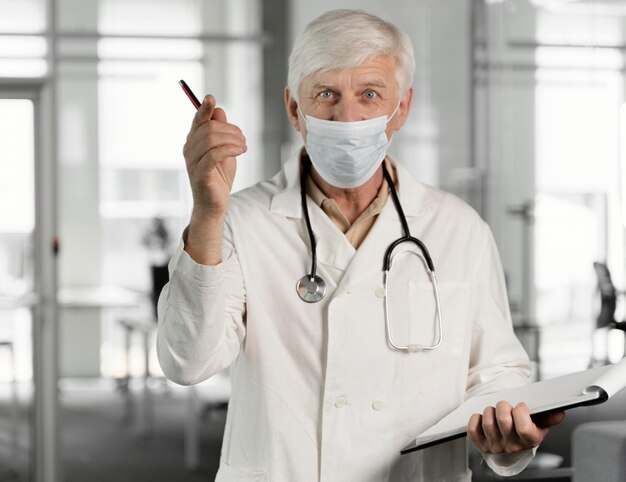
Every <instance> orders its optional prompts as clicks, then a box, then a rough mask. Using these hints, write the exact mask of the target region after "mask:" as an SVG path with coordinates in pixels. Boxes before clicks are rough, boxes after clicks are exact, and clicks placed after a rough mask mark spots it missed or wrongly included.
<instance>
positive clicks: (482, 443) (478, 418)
mask: <svg viewBox="0 0 626 482" xmlns="http://www.w3.org/2000/svg"><path fill="white" fill-rule="evenodd" d="M482 421H483V417H482V415H481V414H480V413H475V414H474V415H472V416H471V417H470V420H469V423H468V424H467V436H468V437H469V439H470V440H471V442H472V443H473V444H474V446H475V447H476V449H478V450H479V451H480V452H481V453H489V445H488V444H487V437H485V433H484V432H483V427H482Z"/></svg>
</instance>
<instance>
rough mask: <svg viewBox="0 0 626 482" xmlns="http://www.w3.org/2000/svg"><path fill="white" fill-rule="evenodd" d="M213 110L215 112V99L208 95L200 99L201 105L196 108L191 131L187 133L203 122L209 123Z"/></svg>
mask: <svg viewBox="0 0 626 482" xmlns="http://www.w3.org/2000/svg"><path fill="white" fill-rule="evenodd" d="M213 110H215V97H213V96H212V95H211V94H209V95H207V96H205V97H204V99H202V104H200V107H198V110H197V111H196V115H194V116H193V121H192V122H191V129H190V130H189V131H190V132H192V131H194V130H196V129H197V128H198V127H199V126H201V125H202V124H204V123H205V122H207V121H209V120H210V119H211V117H212V116H213Z"/></svg>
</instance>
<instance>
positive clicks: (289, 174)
mask: <svg viewBox="0 0 626 482" xmlns="http://www.w3.org/2000/svg"><path fill="white" fill-rule="evenodd" d="M279 176H281V180H280V185H281V186H282V189H281V190H279V191H278V192H276V194H274V196H273V197H272V201H271V206H270V211H271V212H273V213H275V214H279V215H282V216H285V217H288V218H293V219H296V220H298V221H299V222H300V223H301V224H302V229H299V230H298V231H299V232H301V233H302V235H301V238H302V240H303V242H304V243H305V244H306V246H307V250H308V253H309V256H310V255H311V243H310V241H309V238H308V233H307V230H306V225H305V221H304V214H303V212H302V205H301V198H300V152H298V153H297V155H295V156H293V157H291V158H290V159H289V160H288V161H287V162H286V163H285V166H284V167H283V170H282V172H281V173H280V174H279ZM307 206H308V209H309V217H310V219H311V227H312V228H313V233H314V234H315V239H316V240H317V261H318V263H320V264H325V265H329V266H332V267H334V268H337V269H339V270H342V271H343V270H345V269H346V268H347V267H348V264H349V263H350V261H351V260H352V257H353V256H354V253H355V249H354V247H353V246H352V245H351V244H350V242H349V241H348V239H347V238H346V237H345V235H344V234H343V233H342V232H341V231H340V230H339V229H338V228H337V226H335V224H334V223H333V222H332V220H331V219H330V218H329V217H328V216H327V215H326V214H325V213H324V211H322V208H321V207H319V206H317V205H316V204H315V203H314V202H313V201H312V200H311V198H307Z"/></svg>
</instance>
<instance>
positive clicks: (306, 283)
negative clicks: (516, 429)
mask: <svg viewBox="0 0 626 482" xmlns="http://www.w3.org/2000/svg"><path fill="white" fill-rule="evenodd" d="M382 167H383V175H384V176H385V179H386V181H387V184H388V185H389V190H390V192H391V198H392V199H393V204H394V206H395V208H396V212H397V213H398V217H399V218H400V222H401V223H402V230H403V231H404V236H402V237H401V238H398V239H396V240H395V241H394V242H392V243H391V244H390V245H389V247H388V248H387V250H386V251H385V257H384V261H383V287H384V296H385V329H386V332H387V342H388V343H389V346H390V347H391V348H393V349H394V350H399V351H405V352H417V351H424V350H434V349H436V348H438V347H439V346H440V345H441V341H442V338H443V329H442V322H441V306H440V303H439V289H438V287H437V277H436V276H435V266H434V264H433V260H432V258H431V257H430V253H429V252H428V249H427V248H426V246H425V245H424V243H422V242H421V241H420V240H419V239H417V238H414V237H413V236H411V231H410V230H409V225H408V223H407V221H406V217H405V216H404V211H403V210H402V205H401V204H400V199H399V198H398V193H397V192H396V187H395V185H394V183H393V180H392V179H391V176H390V174H389V171H387V168H386V166H385V164H384V163H383V164H382ZM310 170H311V162H310V161H309V160H308V159H306V160H304V162H303V167H302V173H301V175H300V200H301V203H302V211H303V213H304V221H305V222H306V228H307V231H308V233H309V240H310V243H311V272H310V273H309V274H306V275H304V276H303V277H302V278H300V279H299V280H298V282H297V283H296V290H297V291H298V295H299V296H300V298H302V300H303V301H306V302H307V303H316V302H318V301H320V300H321V299H322V298H324V296H325V295H326V282H325V281H324V280H323V279H322V277H320V276H318V275H317V274H316V271H317V242H316V240H315V234H314V233H313V228H311V219H310V217H309V209H308V206H307V202H306V180H307V177H308V175H309V172H310ZM402 243H412V244H414V245H416V246H417V247H418V248H419V250H420V252H421V253H422V257H420V256H419V254H418V253H416V252H414V251H403V252H402V254H405V253H409V254H414V255H416V256H418V257H420V259H421V260H422V261H423V262H424V261H425V264H426V268H427V272H428V275H429V277H430V282H431V284H432V287H433V294H434V296H435V308H436V313H435V316H436V320H437V321H436V323H437V332H438V334H437V341H436V343H434V344H433V345H420V344H409V345H399V344H397V343H395V342H394V341H393V337H392V335H391V329H390V323H389V293H388V286H389V273H390V272H391V267H392V265H393V259H394V257H395V256H396V255H395V254H394V250H395V249H396V248H397V247H398V246H399V245H400V244H402Z"/></svg>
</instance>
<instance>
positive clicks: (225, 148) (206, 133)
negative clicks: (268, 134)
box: [183, 95, 248, 172]
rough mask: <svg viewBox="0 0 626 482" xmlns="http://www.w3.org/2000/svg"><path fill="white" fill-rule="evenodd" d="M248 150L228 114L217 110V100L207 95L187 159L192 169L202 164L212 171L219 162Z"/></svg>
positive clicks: (185, 149) (188, 145)
mask: <svg viewBox="0 0 626 482" xmlns="http://www.w3.org/2000/svg"><path fill="white" fill-rule="evenodd" d="M247 149H248V147H247V145H246V138H245V137H244V135H243V134H242V132H241V130H240V129H239V127H237V126H236V125H234V124H229V123H228V122H227V118H226V112H224V110H223V109H221V108H219V107H216V102H215V98H214V97H213V96H212V95H207V96H206V97H205V98H204V99H203V101H202V104H201V105H200V107H199V109H198V111H197V112H196V115H195V116H194V119H193V122H192V126H191V129H190V130H189V134H188V135H187V141H186V143H185V146H184V147H183V155H184V157H185V161H186V163H187V167H188V168H192V167H194V166H196V165H197V164H199V163H203V164H205V166H203V168H202V169H203V170H204V171H205V172H207V170H209V171H210V170H212V169H213V168H214V167H215V166H216V165H217V164H218V163H219V162H221V161H224V160H225V159H228V158H230V157H236V156H239V155H241V154H243V153H244V152H246V151H247Z"/></svg>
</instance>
